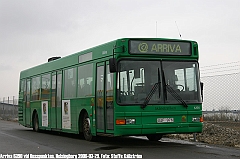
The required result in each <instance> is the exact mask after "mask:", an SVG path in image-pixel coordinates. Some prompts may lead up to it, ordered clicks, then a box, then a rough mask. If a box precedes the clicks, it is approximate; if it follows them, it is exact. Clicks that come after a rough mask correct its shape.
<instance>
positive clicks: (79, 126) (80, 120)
mask: <svg viewBox="0 0 240 159" xmlns="http://www.w3.org/2000/svg"><path fill="white" fill-rule="evenodd" d="M85 113H87V114H88V112H87V110H86V109H82V110H81V112H80V113H79V116H78V131H79V133H82V132H83V130H82V126H81V125H82V123H83V116H84V114H85Z"/></svg>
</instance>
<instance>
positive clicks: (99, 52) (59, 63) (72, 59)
mask: <svg viewBox="0 0 240 159" xmlns="http://www.w3.org/2000/svg"><path fill="white" fill-rule="evenodd" d="M129 40H153V41H154V40H155V41H157V40H163V41H183V42H184V41H185V42H193V43H196V42H195V41H192V40H181V39H168V38H121V39H117V40H113V41H110V42H107V43H105V44H102V45H98V46H95V47H92V48H89V49H86V50H83V51H80V52H76V53H73V54H70V55H68V56H65V57H63V58H56V59H55V60H54V58H53V60H52V61H50V62H46V63H44V64H40V65H38V66H35V67H32V68H29V69H26V70H24V71H21V73H20V79H22V78H26V77H30V76H36V75H38V74H42V73H45V72H46V73H47V72H51V71H53V70H58V69H62V68H67V67H72V66H75V65H78V64H79V63H80V59H81V58H83V59H84V58H87V56H86V57H84V55H88V54H89V55H90V54H91V55H90V56H92V57H91V60H95V59H99V58H104V57H106V58H107V57H110V56H112V55H113V49H114V47H117V46H121V45H123V44H125V45H128V41H129ZM196 44H197V43H196ZM91 60H89V61H91ZM83 62H87V61H83Z"/></svg>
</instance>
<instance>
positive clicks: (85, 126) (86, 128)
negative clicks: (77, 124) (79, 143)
mask: <svg viewBox="0 0 240 159" xmlns="http://www.w3.org/2000/svg"><path fill="white" fill-rule="evenodd" d="M82 131H83V136H84V138H85V139H86V140H87V141H93V140H94V139H95V136H93V135H92V133H91V122H90V119H89V117H88V114H87V113H85V114H84V115H83V122H82Z"/></svg>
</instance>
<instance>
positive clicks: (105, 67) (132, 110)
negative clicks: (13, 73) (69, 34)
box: [18, 38, 203, 141]
mask: <svg viewBox="0 0 240 159" xmlns="http://www.w3.org/2000/svg"><path fill="white" fill-rule="evenodd" d="M198 57H199V52H198V44H197V42H195V41H190V40H177V39H164V38H122V39H117V40H114V41H111V42H108V43H105V44H103V45H99V46H96V47H93V48H90V49H87V50H84V51H81V52H77V53H74V54H71V55H69V56H66V57H63V58H60V57H52V58H49V59H48V62H46V63H44V64H41V65H38V66H36V67H33V68H29V69H27V70H24V71H22V72H21V73H20V82H19V85H20V86H19V108H18V117H19V123H20V124H21V125H23V126H25V127H30V128H33V130H34V131H39V130H49V131H60V132H66V133H74V134H81V135H83V136H84V138H85V139H86V140H88V141H91V140H93V139H95V138H96V137H97V136H103V135H104V136H147V138H148V139H149V140H151V141H157V140H160V139H161V137H162V136H163V135H164V134H176V133H198V132H202V122H203V115H202V86H203V85H202V84H201V83H200V77H199V66H198Z"/></svg>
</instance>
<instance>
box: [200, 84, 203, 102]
mask: <svg viewBox="0 0 240 159" xmlns="http://www.w3.org/2000/svg"><path fill="white" fill-rule="evenodd" d="M200 87H201V96H202V101H203V82H200Z"/></svg>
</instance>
